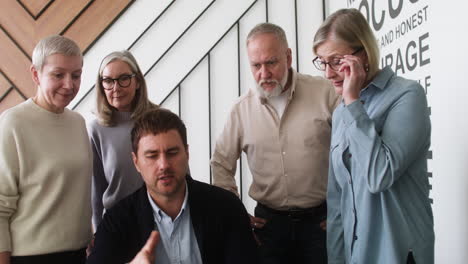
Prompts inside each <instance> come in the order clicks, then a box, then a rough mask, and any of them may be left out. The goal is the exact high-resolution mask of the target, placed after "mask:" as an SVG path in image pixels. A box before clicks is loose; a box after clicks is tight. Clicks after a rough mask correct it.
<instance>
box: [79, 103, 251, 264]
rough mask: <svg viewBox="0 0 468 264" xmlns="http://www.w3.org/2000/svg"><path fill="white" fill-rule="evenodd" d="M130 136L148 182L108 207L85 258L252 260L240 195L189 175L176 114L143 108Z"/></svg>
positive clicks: (182, 131)
mask: <svg viewBox="0 0 468 264" xmlns="http://www.w3.org/2000/svg"><path fill="white" fill-rule="evenodd" d="M131 139H132V147H133V153H132V156H133V161H134V163H135V166H136V168H137V170H138V171H139V172H140V174H141V175H142V177H143V180H144V182H145V185H144V186H143V187H142V188H140V189H139V190H137V191H136V192H135V193H133V194H131V195H130V196H128V197H126V198H125V199H123V200H122V201H120V202H119V203H118V204H116V205H115V206H114V207H112V208H111V209H110V210H108V211H107V212H106V214H105V215H104V219H103V220H102V222H101V224H100V225H99V227H98V229H97V232H96V235H95V241H94V248H93V249H92V252H91V255H90V256H89V258H88V263H128V262H130V261H132V263H155V261H156V263H158V264H163V263H190V264H201V263H204V264H207V263H213V264H223V263H226V264H227V263H232V264H238V263H256V261H257V259H256V257H257V252H256V250H257V249H256V244H255V241H254V238H253V235H252V232H251V229H250V222H249V217H248V214H247V211H246V210H245V208H244V206H243V205H242V203H241V202H240V200H239V199H238V198H237V197H236V196H235V195H234V194H232V193H230V192H228V191H225V190H223V189H221V188H218V187H215V186H211V185H208V184H205V183H201V182H198V181H195V180H193V179H192V178H191V177H190V175H189V174H188V173H187V171H188V159H189V152H188V145H187V134H186V128H185V125H184V123H183V122H182V120H180V118H179V117H178V116H177V115H175V114H174V113H172V112H170V111H169V110H165V109H157V110H151V111H149V112H147V113H145V114H144V115H143V116H142V117H141V118H140V119H138V120H137V121H136V122H135V125H134V128H133V130H132V134H131ZM153 230H156V231H157V232H152V231H153ZM150 234H151V237H150Z"/></svg>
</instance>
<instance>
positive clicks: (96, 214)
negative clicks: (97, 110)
mask: <svg viewBox="0 0 468 264" xmlns="http://www.w3.org/2000/svg"><path fill="white" fill-rule="evenodd" d="M94 125H95V124H94ZM94 125H93V124H91V125H90V131H89V135H90V143H91V149H92V152H93V180H92V189H91V200H92V206H93V217H92V218H93V219H92V221H93V230H94V232H95V231H96V230H97V227H98V226H99V224H100V223H101V220H102V215H103V213H104V204H103V201H102V198H103V196H104V192H105V191H106V189H107V186H108V182H107V179H106V176H105V173H104V166H103V164H102V154H101V152H100V149H101V148H100V143H99V138H98V135H97V131H96V128H95V126H94Z"/></svg>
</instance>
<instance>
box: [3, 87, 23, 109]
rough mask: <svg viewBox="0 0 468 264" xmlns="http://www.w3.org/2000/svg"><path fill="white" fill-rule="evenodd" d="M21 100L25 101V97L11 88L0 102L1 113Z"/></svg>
mask: <svg viewBox="0 0 468 264" xmlns="http://www.w3.org/2000/svg"><path fill="white" fill-rule="evenodd" d="M21 102H24V99H23V97H21V95H20V94H19V93H18V92H17V91H16V90H14V89H13V90H11V91H10V92H9V93H8V95H7V96H6V97H5V98H3V100H2V103H1V104H0V113H1V112H3V111H5V110H6V109H8V108H10V107H13V106H15V105H17V104H19V103H21Z"/></svg>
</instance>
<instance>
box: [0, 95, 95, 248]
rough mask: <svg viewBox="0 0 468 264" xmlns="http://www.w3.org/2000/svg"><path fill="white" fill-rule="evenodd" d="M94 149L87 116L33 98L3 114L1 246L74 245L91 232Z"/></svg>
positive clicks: (0, 133)
mask: <svg viewBox="0 0 468 264" xmlns="http://www.w3.org/2000/svg"><path fill="white" fill-rule="evenodd" d="M91 169H92V154H91V150H90V146H89V140H88V135H87V132H86V128H85V121H84V119H83V118H82V117H81V116H80V115H79V114H77V113H75V112H72V111H70V110H68V109H65V111H64V112H63V113H61V114H55V113H52V112H49V111H46V110H44V109H42V108H40V107H39V106H37V105H36V104H35V103H34V102H33V101H32V100H31V99H29V100H27V101H26V102H24V103H22V104H19V105H17V106H15V107H13V108H11V109H9V110H7V111H5V112H4V113H3V114H2V115H1V116H0V252H3V251H11V255H12V256H25V255H37V254H47V253H53V252H60V251H68V250H76V249H80V248H83V247H85V246H86V245H87V243H88V241H89V240H90V238H91V235H92V234H91V202H90V189H91Z"/></svg>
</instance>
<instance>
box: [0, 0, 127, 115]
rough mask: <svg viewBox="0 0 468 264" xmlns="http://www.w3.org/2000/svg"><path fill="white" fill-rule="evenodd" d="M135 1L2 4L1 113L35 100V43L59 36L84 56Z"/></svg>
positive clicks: (13, 0) (20, 0)
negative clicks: (32, 63) (33, 71)
mask: <svg viewBox="0 0 468 264" xmlns="http://www.w3.org/2000/svg"><path fill="white" fill-rule="evenodd" d="M134 1H135V0H73V1H68V0H61V1H52V0H2V3H1V4H0V5H1V7H0V113H1V112H3V111H4V110H5V109H8V108H10V107H12V106H14V105H16V104H18V103H21V102H23V101H24V100H26V99H27V98H29V97H32V96H33V95H34V94H35V92H36V87H35V86H34V83H33V82H32V80H31V76H30V73H29V67H30V65H31V54H32V51H33V49H34V46H35V45H36V43H37V42H38V41H39V40H40V39H41V38H43V37H45V36H48V35H52V34H60V35H64V36H67V37H69V38H71V39H73V40H74V41H76V43H78V45H79V46H80V48H81V49H82V50H83V52H84V53H86V51H87V50H88V49H89V48H90V47H91V46H92V45H93V43H94V42H95V41H97V39H98V38H99V37H100V36H101V35H102V34H103V33H104V32H105V31H106V30H107V28H109V27H110V26H111V25H112V24H113V22H114V21H115V20H116V19H117V18H118V17H119V16H120V15H121V14H122V13H123V12H125V10H126V9H127V8H128V7H129V6H130V5H131V4H132V3H133V2H134Z"/></svg>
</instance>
